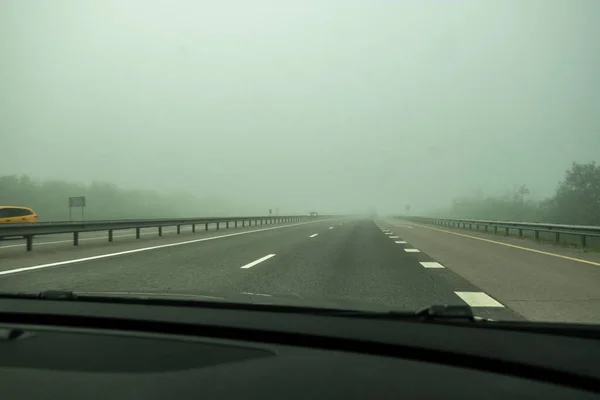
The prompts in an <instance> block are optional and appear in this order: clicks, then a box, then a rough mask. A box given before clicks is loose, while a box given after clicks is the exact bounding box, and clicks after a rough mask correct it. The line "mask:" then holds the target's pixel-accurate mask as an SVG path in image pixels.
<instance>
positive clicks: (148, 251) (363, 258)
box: [0, 219, 520, 319]
mask: <svg viewBox="0 0 600 400" xmlns="http://www.w3.org/2000/svg"><path fill="white" fill-rule="evenodd" d="M182 239H183V238H177V237H176V238H170V239H169V238H160V239H158V240H156V239H154V240H152V241H151V242H149V241H144V243H136V244H135V246H134V247H133V248H126V249H125V250H123V248H122V246H125V244H121V245H116V244H112V246H106V247H102V248H101V249H100V253H98V254H95V255H91V256H85V254H83V253H82V252H78V254H74V253H73V252H70V253H67V252H66V251H57V252H54V253H52V254H51V255H52V257H53V258H49V257H48V254H43V255H41V256H37V258H36V255H35V253H36V252H33V253H30V254H25V253H20V254H21V256H17V257H12V258H10V257H8V258H7V259H6V261H10V265H8V264H7V263H6V262H3V264H2V268H1V269H2V270H3V271H1V272H0V290H2V291H39V290H48V289H69V290H78V291H92V292H98V291H117V292H126V291H137V292H156V291H160V292H168V293H178V292H183V293H194V292H197V293H254V294H256V295H257V296H258V295H271V296H280V295H283V296H293V297H297V298H300V299H309V300H312V301H317V303H318V300H319V299H322V300H323V301H326V300H328V299H341V300H348V301H354V302H367V303H369V304H379V305H383V306H386V307H389V308H390V309H400V310H416V309H420V308H422V307H425V306H428V305H431V304H469V305H471V306H474V307H476V308H475V309H476V312H477V314H478V315H481V316H486V317H492V318H496V319H518V318H520V316H519V315H518V314H516V313H514V312H512V311H511V310H509V309H508V308H507V307H504V305H503V304H501V303H500V302H498V301H497V300H495V299H494V298H493V297H491V296H490V295H488V294H487V293H485V292H484V291H482V290H481V289H479V288H478V287H477V286H476V285H473V284H472V283H470V282H469V281H468V280H466V279H464V278H463V277H461V276H459V275H458V274H456V273H454V272H453V271H451V270H450V269H448V268H444V267H443V265H442V264H440V263H437V264H436V262H437V261H436V260H434V259H432V258H431V257H429V256H428V255H427V254H426V253H424V252H419V251H416V250H418V249H416V248H415V247H414V246H412V245H411V243H410V242H408V243H405V242H407V241H406V240H403V239H404V237H403V236H401V235H399V234H397V232H395V231H393V230H389V231H388V230H386V228H385V227H380V226H377V225H376V224H375V223H374V222H373V221H371V220H367V219H362V220H360V219H356V220H347V219H336V220H325V221H316V222H312V223H301V224H290V225H287V226H280V227H276V226H274V227H268V228H262V229H260V227H259V229H250V230H246V231H242V232H237V231H232V232H229V231H223V232H218V233H207V234H205V235H204V236H203V237H201V238H198V239H195V238H192V236H187V237H186V238H185V239H186V240H182ZM119 246H120V247H119ZM93 247H94V248H95V246H93ZM411 250H412V251H411ZM87 251H90V250H87ZM67 254H68V255H67ZM68 256H70V258H68ZM84 256H85V257H84ZM61 257H62V258H61ZM57 258H61V259H60V260H57ZM82 258H83V259H82ZM3 261H4V260H3ZM53 263H54V264H53ZM56 263H58V264H56ZM31 267H34V268H37V269H28V268H31ZM274 302H276V300H275V301H274Z"/></svg>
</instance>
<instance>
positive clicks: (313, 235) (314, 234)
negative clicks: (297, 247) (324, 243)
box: [309, 233, 319, 238]
mask: <svg viewBox="0 0 600 400" xmlns="http://www.w3.org/2000/svg"><path fill="white" fill-rule="evenodd" d="M318 235H319V234H318V233H313V234H312V235H310V236H309V237H311V238H314V237H315V236H318Z"/></svg>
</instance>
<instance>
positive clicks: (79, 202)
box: [69, 196, 85, 207]
mask: <svg viewBox="0 0 600 400" xmlns="http://www.w3.org/2000/svg"><path fill="white" fill-rule="evenodd" d="M69 207H85V196H79V197H69Z"/></svg>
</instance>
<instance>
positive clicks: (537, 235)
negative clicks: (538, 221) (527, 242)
mask: <svg viewBox="0 0 600 400" xmlns="http://www.w3.org/2000/svg"><path fill="white" fill-rule="evenodd" d="M533 235H534V236H535V240H540V231H533Z"/></svg>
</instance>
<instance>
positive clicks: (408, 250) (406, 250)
mask: <svg viewBox="0 0 600 400" xmlns="http://www.w3.org/2000/svg"><path fill="white" fill-rule="evenodd" d="M404 251H405V252H407V253H420V251H419V250H417V249H404Z"/></svg>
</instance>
